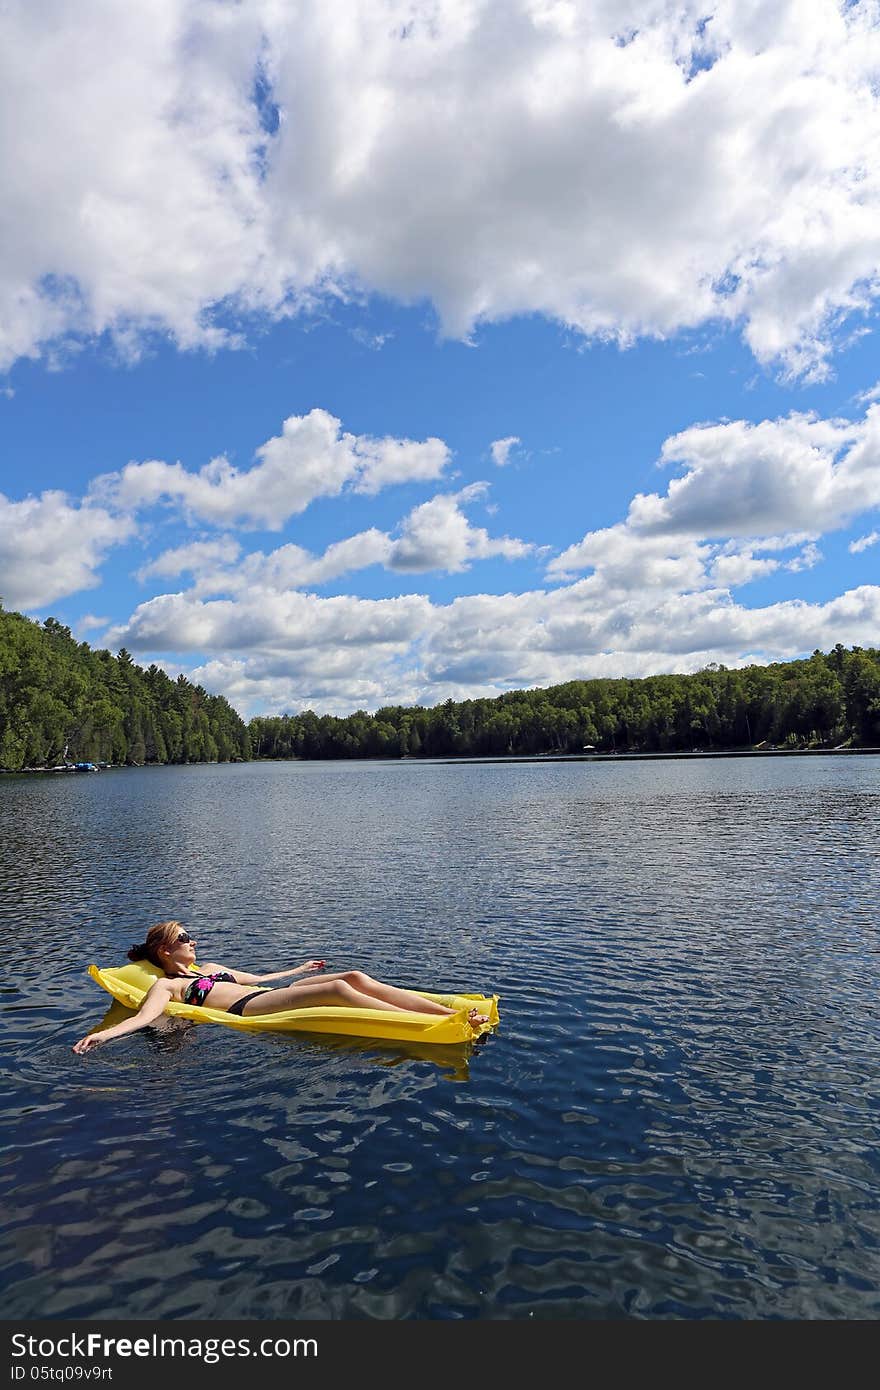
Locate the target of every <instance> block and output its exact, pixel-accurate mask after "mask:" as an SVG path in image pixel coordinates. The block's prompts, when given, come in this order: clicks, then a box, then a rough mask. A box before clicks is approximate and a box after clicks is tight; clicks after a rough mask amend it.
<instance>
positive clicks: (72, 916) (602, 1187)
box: [0, 757, 880, 1319]
mask: <svg viewBox="0 0 880 1390" xmlns="http://www.w3.org/2000/svg"><path fill="white" fill-rule="evenodd" d="M878 810H880V758H872V757H823V758H810V757H790V758H786V759H766V760H764V759H752V760H731V761H727V760H717V761H713V760H710V759H707V760H691V761H662V762H653V763H647V762H633V763H626V762H623V761H619V762H617V763H589V762H582V763H568V764H566V763H549V762H548V763H546V764H540V763H539V764H535V763H531V764H497V765H492V764H489V765H486V764H474V765H448V764H443V763H439V762H438V763H414V762H400V763H389V762H340V763H251V764H242V765H234V766H205V767H183V768H175V767H166V768H153V769H150V768H143V769H134V768H132V769H119V770H110V771H105V772H101V773H99V774H97V775H83V776H58V777H51V776H47V777H12V776H6V777H3V778H0V913H2V926H3V930H2V933H0V936H2V951H3V955H4V957H5V969H4V972H3V982H2V987H0V988H2V1008H3V1034H4V1042H5V1049H4V1054H5V1055H4V1061H3V1069H2V1080H0V1085H2V1101H0V1119H2V1125H3V1131H4V1132H3V1137H2V1146H3V1147H2V1169H0V1171H2V1191H0V1201H2V1207H3V1223H2V1237H0V1267H2V1276H0V1277H2V1307H3V1316H4V1317H6V1318H8V1319H13V1318H16V1319H25V1318H108V1317H115V1318H149V1319H190V1318H227V1319H236V1318H258V1319H283V1318H284V1319H286V1318H326V1319H329V1318H372V1319H392V1318H408V1319H412V1318H421V1319H428V1318H429V1319H453V1318H468V1319H474V1318H483V1319H486V1318H495V1319H497V1318H504V1319H523V1318H528V1317H534V1318H563V1319H573V1318H579V1319H583V1318H651V1319H658V1318H666V1319H676V1318H789V1319H791V1318H797V1319H804V1318H865V1319H873V1318H876V1317H877V1316H878V1313H880V1142H878V1141H880V1030H878V971H880V955H878V949H880V941H878V897H880V895H878V887H880V859H878V834H877V825H878ZM167 917H177V918H179V919H180V920H182V921H183V922H184V923H185V924H186V925H187V926H188V927H189V929H190V931H191V932H192V933H193V935H194V936H195V937H196V939H197V941H198V943H199V948H200V956H201V958H202V959H206V960H209V959H213V960H220V961H222V962H224V963H226V964H229V965H233V966H239V967H241V968H244V969H253V970H260V971H268V970H273V969H280V968H282V967H283V966H286V965H295V964H298V963H300V962H301V961H304V960H306V959H308V958H310V957H322V958H324V959H326V960H327V963H328V966H329V967H331V968H334V969H343V968H345V967H348V966H356V967H360V968H362V969H364V970H366V971H367V972H368V973H370V974H372V975H375V976H377V977H378V978H380V979H387V980H389V981H391V982H392V983H396V984H403V985H410V986H412V987H414V988H420V989H436V990H442V991H468V992H474V991H478V992H483V993H497V994H499V995H500V1011H501V1022H500V1026H499V1027H498V1029H497V1030H496V1031H495V1033H494V1034H493V1035H492V1036H491V1037H490V1038H489V1039H488V1040H487V1041H485V1042H483V1043H482V1044H470V1045H461V1046H458V1047H455V1046H454V1047H447V1048H434V1049H433V1051H430V1050H425V1051H423V1052H421V1053H420V1052H419V1051H418V1050H417V1049H414V1048H409V1049H408V1048H407V1047H406V1046H404V1045H403V1044H400V1045H396V1044H386V1045H384V1046H383V1045H379V1044H371V1043H369V1042H360V1041H356V1040H352V1039H346V1040H342V1039H339V1040H336V1039H333V1038H326V1037H320V1036H312V1037H310V1036H308V1035H307V1034H304V1033H286V1034H284V1033H270V1034H266V1035H256V1034H255V1035H248V1034H242V1033H239V1032H236V1031H235V1030H233V1029H227V1028H223V1027H218V1026H216V1025H212V1024H190V1023H186V1022H181V1021H173V1020H170V1019H163V1020H161V1026H160V1027H158V1028H151V1029H148V1030H145V1031H143V1032H139V1033H136V1034H134V1035H133V1036H130V1037H126V1038H123V1039H120V1040H118V1041H115V1042H112V1043H110V1044H108V1045H107V1046H105V1047H103V1048H100V1049H97V1050H96V1051H95V1052H94V1053H92V1054H89V1055H87V1056H85V1057H78V1056H76V1055H74V1054H73V1053H72V1052H71V1050H70V1049H71V1045H72V1044H73V1042H75V1041H76V1039H77V1038H78V1037H80V1036H82V1034H83V1033H85V1032H86V1031H88V1030H89V1029H90V1028H92V1027H93V1026H96V1025H97V1024H98V1023H99V1022H100V1020H101V1019H102V1017H103V1016H104V1014H105V1012H106V1010H107V1008H108V1006H110V1005H111V1003H112V1001H111V1000H110V998H109V996H108V995H106V994H104V993H103V992H102V991H101V990H99V989H98V987H97V986H96V985H95V984H94V983H93V982H92V981H91V980H90V979H89V978H88V977H87V975H86V967H87V966H88V965H89V963H90V962H93V961H94V962H95V963H97V964H99V965H102V966H109V965H119V964H122V963H123V962H124V958H125V952H126V950H127V948H128V946H129V945H130V944H131V943H132V942H134V941H140V940H143V937H144V934H145V929H146V927H147V926H149V925H150V924H151V923H152V922H154V921H157V920H161V919H164V918H167ZM113 1007H114V1008H115V1010H116V1013H114V1015H113V1017H114V1018H115V1017H116V1016H117V1015H118V1013H119V1006H113ZM122 1016H124V1015H122Z"/></svg>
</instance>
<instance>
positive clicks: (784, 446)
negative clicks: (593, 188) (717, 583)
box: [627, 406, 880, 538]
mask: <svg viewBox="0 0 880 1390" xmlns="http://www.w3.org/2000/svg"><path fill="white" fill-rule="evenodd" d="M661 460H662V462H663V463H665V464H669V463H677V464H680V465H681V466H682V467H683V468H684V470H685V471H684V474H683V476H682V477H680V478H674V479H673V480H672V482H670V484H669V487H668V489H667V492H666V495H665V496H663V497H660V496H659V495H657V494H656V493H651V494H647V495H646V494H643V493H640V494H639V495H638V496H637V497H635V498H634V499H633V501H632V503H631V505H630V509H629V515H628V518H627V524H628V525H629V526H630V527H632V528H633V529H634V530H638V531H642V532H645V533H649V532H654V533H660V532H674V533H677V534H680V533H688V534H693V535H699V536H702V537H704V538H709V537H714V536H755V535H761V534H762V533H770V532H773V531H776V530H789V531H791V530H802V531H809V532H821V531H827V530H833V529H835V528H837V527H840V526H843V525H845V524H846V523H847V522H848V521H849V520H851V518H852V517H854V516H856V515H857V514H858V513H859V512H863V511H867V510H869V509H870V508H872V507H876V506H878V505H880V407H878V406H871V407H869V409H868V411H867V414H866V415H865V417H864V419H863V420H861V421H859V422H857V423H851V422H850V421H848V420H822V419H819V418H817V417H816V416H814V415H804V414H792V415H790V416H788V417H787V418H786V419H782V420H762V421H761V422H760V423H759V424H757V425H752V424H750V423H749V422H748V421H745V420H736V421H732V422H730V423H724V424H716V425H697V426H694V427H693V428H691V429H687V430H683V431H682V432H681V433H680V434H677V435H673V436H672V437H671V438H669V439H667V440H666V442H665V443H664V445H663V449H662V454H661Z"/></svg>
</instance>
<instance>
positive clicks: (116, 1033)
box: [73, 980, 171, 1053]
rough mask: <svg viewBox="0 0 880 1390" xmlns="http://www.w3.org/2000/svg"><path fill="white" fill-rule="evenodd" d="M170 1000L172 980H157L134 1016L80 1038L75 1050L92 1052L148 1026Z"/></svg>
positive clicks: (162, 1011)
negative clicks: (113, 1039)
mask: <svg viewBox="0 0 880 1390" xmlns="http://www.w3.org/2000/svg"><path fill="white" fill-rule="evenodd" d="M170 1001H171V982H170V980H157V981H156V982H155V984H153V985H151V986H150V988H149V989H148V990H147V995H146V998H145V999H144V1002H143V1004H141V1006H140V1008H139V1009H138V1011H137V1013H136V1014H135V1015H134V1018H127V1019H126V1020H125V1022H124V1023H116V1024H114V1025H113V1027H112V1028H102V1029H101V1030H100V1031H99V1032H97V1033H89V1034H88V1036H87V1037H85V1038H80V1040H79V1042H78V1043H74V1045H73V1050H74V1052H80V1053H82V1052H90V1051H91V1049H92V1048H93V1047H99V1046H100V1045H101V1044H102V1043H105V1042H109V1041H110V1039H111V1038H121V1037H123V1036H124V1035H125V1034H126V1033H136V1032H137V1030H138V1029H139V1028H146V1027H147V1025H148V1024H150V1023H155V1021H156V1019H157V1018H158V1017H159V1015H160V1014H162V1013H164V1011H165V1005H166V1004H168V1003H170Z"/></svg>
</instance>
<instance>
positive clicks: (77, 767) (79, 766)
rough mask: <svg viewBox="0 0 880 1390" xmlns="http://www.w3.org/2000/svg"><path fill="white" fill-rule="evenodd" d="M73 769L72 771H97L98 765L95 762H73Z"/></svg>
mask: <svg viewBox="0 0 880 1390" xmlns="http://www.w3.org/2000/svg"><path fill="white" fill-rule="evenodd" d="M73 770H74V772H97V771H98V767H97V764H96V763H74V765H73Z"/></svg>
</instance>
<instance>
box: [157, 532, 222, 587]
mask: <svg viewBox="0 0 880 1390" xmlns="http://www.w3.org/2000/svg"><path fill="white" fill-rule="evenodd" d="M240 554H241V546H240V545H239V543H238V541H236V540H233V539H232V537H231V536H227V537H224V538H223V539H221V540H216V541H193V542H192V543H191V544H190V545H178V546H175V547H174V549H173V550H163V551H162V554H161V555H157V557H156V559H155V560H151V561H150V563H149V564H147V565H142V566H141V568H140V569H139V570H138V572H137V575H136V578H137V579H139V580H140V582H141V583H142V584H143V583H144V582H145V581H146V580H147V579H153V578H163V579H174V578H176V577H177V576H178V575H179V574H197V573H199V572H201V571H202V570H203V569H204V568H205V567H208V568H213V567H214V566H216V565H231V564H234V563H235V561H236V560H237V559H238V557H239V555H240Z"/></svg>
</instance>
